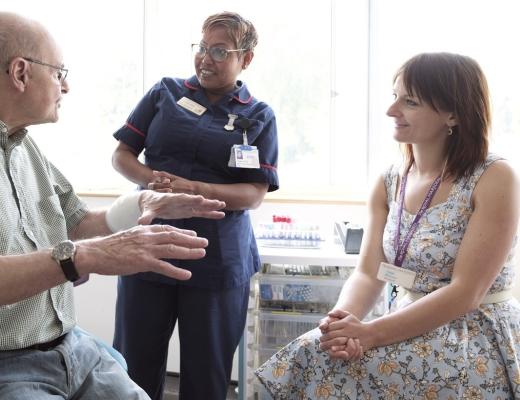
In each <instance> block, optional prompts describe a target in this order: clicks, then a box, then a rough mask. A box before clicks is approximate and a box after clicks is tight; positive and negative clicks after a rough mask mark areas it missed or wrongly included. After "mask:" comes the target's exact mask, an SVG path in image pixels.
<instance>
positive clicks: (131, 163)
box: [112, 141, 153, 188]
mask: <svg viewBox="0 0 520 400" xmlns="http://www.w3.org/2000/svg"><path fill="white" fill-rule="evenodd" d="M137 156H138V155H137V154H136V153H135V150H134V149H132V148H131V147H130V146H129V145H127V144H126V143H124V142H122V141H119V143H118V145H117V147H116V149H115V150H114V153H113V154H112V165H113V167H114V168H115V170H116V171H117V172H119V173H120V174H121V175H123V176H124V177H125V178H126V179H128V180H129V181H131V182H134V183H137V184H138V185H140V186H141V187H144V188H146V187H147V186H148V183H150V182H151V181H152V180H153V171H152V170H151V169H150V168H149V167H147V166H146V165H144V164H143V163H141V162H140V161H139V160H138V159H137Z"/></svg>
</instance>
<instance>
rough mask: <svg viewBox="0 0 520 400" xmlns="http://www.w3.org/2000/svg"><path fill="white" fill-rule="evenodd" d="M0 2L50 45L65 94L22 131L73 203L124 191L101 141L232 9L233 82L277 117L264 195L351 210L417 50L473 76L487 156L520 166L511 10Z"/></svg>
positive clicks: (501, 5)
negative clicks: (249, 42) (240, 68)
mask: <svg viewBox="0 0 520 400" xmlns="http://www.w3.org/2000/svg"><path fill="white" fill-rule="evenodd" d="M4 3H5V2H4ZM7 3H8V4H7V5H4V7H3V8H4V9H7V10H12V11H16V12H20V13H22V14H26V15H28V16H30V17H33V18H35V19H38V20H40V21H41V22H43V23H44V24H45V25H46V26H47V27H49V28H50V29H51V31H52V32H53V34H54V35H55V36H56V38H57V39H58V41H59V43H60V44H61V46H62V49H63V53H64V57H65V59H64V61H65V63H66V66H67V67H68V68H70V74H69V75H70V77H69V78H68V81H69V83H70V85H71V91H70V93H69V94H68V95H67V96H66V97H65V100H64V101H63V103H62V112H61V119H60V122H59V123H58V124H56V125H43V126H35V127H32V128H31V129H30V132H31V134H32V135H33V136H34V137H35V139H36V140H37V142H38V143H39V144H40V146H41V147H42V149H43V150H44V152H45V153H46V154H47V156H48V158H49V159H50V160H51V161H53V162H54V163H55V164H56V165H57V166H58V167H59V168H61V169H62V170H63V171H64V172H65V174H66V175H67V176H68V177H69V179H70V180H71V181H72V182H73V183H74V185H75V187H76V188H77V190H78V191H81V192H90V191H91V192H97V193H99V192H118V191H121V190H126V189H128V188H129V187H132V186H133V185H132V184H131V183H128V182H127V181H126V180H125V179H123V178H122V177H121V176H119V174H117V173H116V172H115V171H114V170H113V168H112V166H111V162H110V158H111V154H112V151H113V149H114V148H115V145H116V142H115V140H114V139H113V138H112V133H113V132H114V131H115V130H116V129H118V128H119V127H120V126H121V125H122V124H123V123H124V121H125V120H126V117H127V116H128V114H129V113H130V111H131V110H132V108H133V107H134V106H135V105H136V104H137V102H138V101H139V99H140V97H141V96H142V94H143V93H144V92H145V91H146V90H148V88H150V87H151V86H152V85H153V84H154V83H155V82H156V81H158V80H159V79H160V78H161V77H163V76H176V77H189V76H191V75H192V74H193V62H192V56H191V50H190V44H191V43H197V42H198V41H199V40H200V37H201V32H200V31H201V26H202V22H203V21H204V19H205V18H206V17H207V16H208V15H210V14H211V13H214V12H218V11H222V10H236V11H238V12H239V13H241V14H242V15H243V16H244V17H246V18H248V19H250V20H251V21H252V22H253V23H254V24H255V26H256V28H257V30H258V32H259V44H258V46H257V49H256V51H255V58H254V60H253V63H252V64H251V67H250V68H249V69H248V70H247V71H245V72H244V73H243V74H242V75H241V77H240V78H241V79H242V80H243V81H245V82H246V84H247V85H248V87H249V88H250V90H251V92H252V93H253V95H254V96H255V97H257V98H258V99H260V100H263V101H265V102H267V103H268V104H270V105H271V107H272V108H273V109H274V110H275V113H276V115H277V122H278V133H279V144H280V152H279V158H280V159H279V174H280V182H281V190H280V193H279V194H274V196H286V197H290V198H296V199H299V198H305V199H316V198H328V199H330V198H332V199H341V200H347V199H348V200H353V199H354V200H357V199H365V198H366V193H367V187H369V186H370V185H371V182H372V181H373V180H374V179H375V177H376V176H377V175H378V174H380V173H381V171H382V170H383V169H384V168H385V167H386V166H387V165H388V164H389V163H390V162H391V161H392V160H394V159H395V158H396V157H398V155H399V153H398V150H397V149H398V147H397V145H396V143H395V142H394V141H393V140H392V137H391V131H392V121H391V119H390V118H388V117H386V115H385V112H386V108H387V107H388V105H389V104H390V102H391V100H392V97H391V93H392V86H391V85H392V76H393V73H394V71H395V70H396V69H397V68H398V67H399V65H400V64H401V63H402V62H404V61H405V60H406V59H407V58H409V57H410V56H412V55H414V54H416V53H418V52H424V51H452V52H458V53H461V54H466V55H469V56H472V57H473V58H475V59H476V60H477V61H478V62H479V63H480V64H481V66H482V68H483V69H484V72H485V73H486V76H487V77H488V80H489V83H490V90H491V94H492V98H493V106H494V125H493V128H494V129H493V130H494V132H493V141H492V150H494V151H496V152H498V153H499V154H502V155H504V156H506V157H507V158H509V159H510V160H511V161H512V163H513V164H514V165H515V166H516V167H517V168H520V158H519V157H516V154H515V152H516V149H518V148H520V146H519V144H520V143H519V142H520V92H519V91H518V90H517V89H518V88H519V87H520V82H519V81H520V76H519V75H518V73H517V71H518V70H520V57H519V56H518V55H517V52H515V51H514V49H515V48H516V47H515V43H514V41H513V38H516V37H518V36H520V25H519V24H518V23H517V21H516V20H515V18H516V16H518V15H519V12H518V11H519V10H518V9H520V6H517V5H516V4H517V3H516V2H515V1H508V0H498V1H491V0H459V1H457V2H453V1H451V0H437V1H436V2H423V1H416V0H392V1H391V2H389V1H385V0H349V1H344V0H326V1H325V0H324V1H318V0H298V1H297V0H282V1H279V0H278V1H277V0H264V1H262V2H245V1H243V0H222V1H219V2H214V1H212V0H197V1H195V2H184V3H179V2H173V1H169V0H139V1H137V0H136V1H131V2H128V1H123V0H111V1H104V2H101V1H100V0H93V1H91V2H89V3H88V4H87V5H83V4H82V5H77V6H72V5H71V4H70V2H67V1H64V0H49V1H45V2H41V1H36V0H17V1H14V0H10V1H7ZM57 9H59V10H62V11H61V12H60V13H56V12H55V10H57ZM58 14H59V15H58ZM64 149H66V150H64Z"/></svg>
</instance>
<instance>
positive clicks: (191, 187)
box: [148, 171, 269, 210]
mask: <svg viewBox="0 0 520 400" xmlns="http://www.w3.org/2000/svg"><path fill="white" fill-rule="evenodd" d="M153 174H154V181H153V182H150V183H149V184H148V189H153V190H158V191H169V192H174V193H191V194H200V195H202V196H204V197H205V198H207V199H218V200H220V201H223V202H225V203H226V210H250V209H255V208H257V207H258V206H260V204H261V203H262V200H263V199H264V197H265V194H266V193H267V189H268V188H269V184H267V183H231V184H218V183H206V182H200V181H190V180H189V179H184V178H181V177H180V176H176V175H173V174H169V173H167V172H164V171H153Z"/></svg>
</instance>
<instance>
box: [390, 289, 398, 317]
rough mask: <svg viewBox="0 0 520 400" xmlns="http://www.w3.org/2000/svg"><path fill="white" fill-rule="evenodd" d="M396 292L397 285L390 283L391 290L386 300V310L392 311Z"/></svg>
mask: <svg viewBox="0 0 520 400" xmlns="http://www.w3.org/2000/svg"><path fill="white" fill-rule="evenodd" d="M398 293H399V291H398V290H397V285H394V284H392V291H391V292H390V299H389V300H388V312H390V311H392V305H393V304H394V302H395V299H396V298H397V294H398Z"/></svg>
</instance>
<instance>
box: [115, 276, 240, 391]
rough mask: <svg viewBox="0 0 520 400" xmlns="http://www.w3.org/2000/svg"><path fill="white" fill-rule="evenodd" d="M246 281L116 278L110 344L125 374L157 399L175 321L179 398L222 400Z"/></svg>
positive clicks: (236, 337)
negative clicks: (204, 283) (213, 283)
mask: <svg viewBox="0 0 520 400" xmlns="http://www.w3.org/2000/svg"><path fill="white" fill-rule="evenodd" d="M248 297H249V282H248V283H247V284H245V285H243V286H241V287H238V288H232V289H226V290H215V289H201V288H193V287H188V286H184V285H168V284H164V283H159V282H152V281H146V280H143V279H140V278H138V277H136V276H125V277H120V278H119V283H118V296H117V305H116V330H115V337H114V347H115V348H116V349H117V350H119V351H120V352H121V353H122V354H123V356H124V357H125V358H126V361H127V363H128V373H129V375H130V377H131V378H132V379H133V380H134V381H135V382H136V383H137V384H138V385H139V386H141V387H142V388H143V389H144V390H145V391H146V392H147V393H148V395H149V396H150V397H151V398H152V399H153V400H161V399H162V397H163V391H164V381H165V376H166V361H167V357H168V344H169V341H170V337H171V335H172V333H173V330H174V328H175V323H176V321H177V320H178V321H179V341H180V360H181V362H180V388H179V395H180V397H179V398H180V399H183V400H224V399H225V398H226V393H227V389H228V385H229V381H230V379H231V369H232V365H233V355H234V353H235V350H236V348H237V346H238V343H239V342H240V338H241V336H242V333H243V331H244V326H245V320H246V313H247V303H248Z"/></svg>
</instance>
